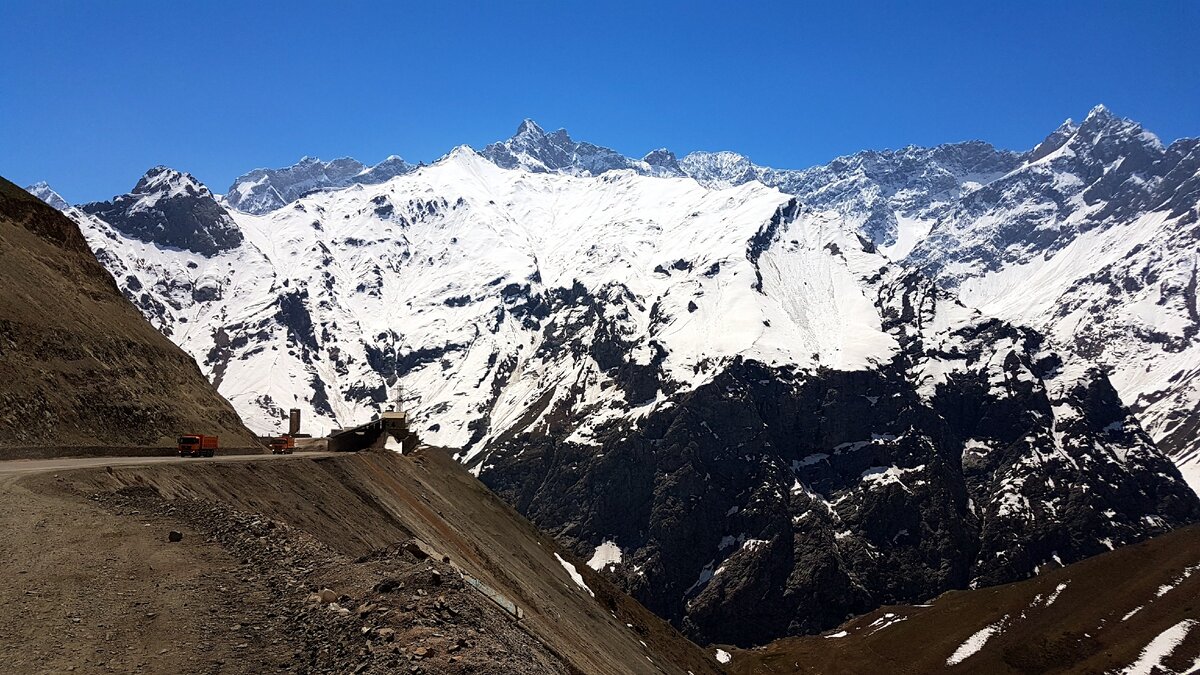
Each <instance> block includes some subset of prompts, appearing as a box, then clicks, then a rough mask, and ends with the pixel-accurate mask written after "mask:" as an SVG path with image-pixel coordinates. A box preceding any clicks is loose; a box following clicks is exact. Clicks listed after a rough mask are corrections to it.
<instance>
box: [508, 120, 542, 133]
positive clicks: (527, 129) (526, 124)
mask: <svg viewBox="0 0 1200 675" xmlns="http://www.w3.org/2000/svg"><path fill="white" fill-rule="evenodd" d="M545 135H546V132H545V131H542V128H541V127H540V126H538V123H537V122H534V121H533V120H531V119H529V118H528V117H526V118H525V119H523V120H521V124H520V126H518V127H517V133H516V134H515V136H545ZM515 136H514V137H515Z"/></svg>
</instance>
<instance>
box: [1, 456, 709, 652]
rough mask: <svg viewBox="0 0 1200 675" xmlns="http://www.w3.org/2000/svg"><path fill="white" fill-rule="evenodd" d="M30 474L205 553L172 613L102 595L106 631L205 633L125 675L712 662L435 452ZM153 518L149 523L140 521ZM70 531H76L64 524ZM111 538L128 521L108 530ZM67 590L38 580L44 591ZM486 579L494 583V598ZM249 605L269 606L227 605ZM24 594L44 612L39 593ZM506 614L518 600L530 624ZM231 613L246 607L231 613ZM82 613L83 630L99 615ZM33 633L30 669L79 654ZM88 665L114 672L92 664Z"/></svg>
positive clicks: (155, 544) (127, 572) (152, 540)
mask: <svg viewBox="0 0 1200 675" xmlns="http://www.w3.org/2000/svg"><path fill="white" fill-rule="evenodd" d="M10 480H11V479H10ZM26 481H33V482H32V483H30V488H31V489H32V492H31V494H35V495H37V498H38V499H41V500H50V501H48V502H47V504H50V503H52V502H53V501H54V500H57V501H59V502H64V503H70V504H71V508H73V509H74V508H77V509H83V510H84V511H86V512H88V513H96V514H98V515H96V516H95V517H97V518H113V519H120V520H119V522H124V523H125V528H126V533H125V535H122V536H135V535H143V534H144V535H145V541H140V543H139V544H138V546H143V547H145V548H146V549H147V550H148V551H152V553H148V554H146V555H145V556H143V557H147V558H153V556H154V555H168V554H169V555H175V554H179V553H180V552H181V551H185V550H186V548H185V547H196V549H197V550H196V551H194V552H189V555H192V554H193V553H194V554H195V556H196V558H195V559H196V560H206V562H204V563H203V565H201V569H203V570H204V572H203V573H200V572H196V571H193V572H192V574H193V575H199V576H195V577H194V578H192V577H189V576H188V575H182V577H180V576H179V575H172V576H171V577H170V578H171V580H172V583H177V582H179V580H180V579H181V578H182V579H187V578H191V579H192V583H193V586H192V587H189V588H192V589H194V591H193V592H194V593H196V594H197V596H198V597H196V598H191V599H188V598H183V599H181V600H180V603H178V604H179V606H177V607H175V608H174V610H173V611H166V610H164V611H158V610H154V609H151V610H149V611H143V609H145V608H144V607H142V606H137V607H131V606H129V605H128V603H123V602H122V599H123V598H124V597H125V595H119V596H114V597H108V598H105V602H106V603H109V604H111V608H112V611H111V612H110V613H109V618H108V619H107V620H106V619H100V620H98V621H95V622H96V623H105V624H108V623H109V622H110V621H111V622H114V623H115V622H116V621H118V620H120V621H132V620H136V619H137V613H138V612H140V613H141V614H142V615H143V616H144V615H146V614H149V613H155V614H156V617H161V616H163V615H164V614H168V615H175V614H176V613H178V616H177V619H178V621H177V623H176V624H174V625H173V626H168V632H166V633H165V635H171V634H172V633H171V632H170V631H173V630H175V628H176V627H178V626H179V625H188V624H189V623H192V622H193V621H199V622H200V624H198V625H200V626H201V627H202V629H201V630H199V631H193V633H194V637H193V635H192V633H188V632H187V631H185V633H184V634H185V635H187V637H185V638H180V642H179V643H177V644H175V645H168V646H166V647H160V649H162V648H166V649H168V650H169V651H168V652H166V653H164V654H161V655H159V654H158V652H157V650H152V651H151V652H150V653H148V654H146V655H144V656H142V657H141V658H142V660H141V661H138V660H136V659H126V660H124V661H121V660H118V661H117V664H118V666H119V667H118V668H117V669H118V670H133V669H134V668H135V667H137V666H138V665H141V664H143V663H144V664H146V665H143V667H144V668H147V669H148V670H152V671H155V672H165V671H164V670H162V668H161V667H160V665H165V663H164V664H160V662H159V661H155V660H154V659H157V658H167V657H169V656H171V655H172V654H173V653H175V652H176V651H178V652H181V654H177V655H176V656H175V657H173V658H175V659H176V660H175V661H172V662H171V664H170V665H171V666H172V668H171V670H174V671H176V672H206V670H205V669H206V668H207V669H209V670H214V669H219V670H220V671H221V672H263V671H265V670H266V669H267V668H286V669H289V670H291V671H299V672H351V671H355V672H365V673H383V672H427V673H443V672H445V673H456V672H464V673H465V672H511V673H522V672H528V673H543V672H564V673H574V672H581V673H660V672H661V673H681V674H682V673H685V672H687V671H691V672H693V673H696V674H697V675H699V674H701V673H713V672H717V670H718V666H717V663H716V662H715V661H714V660H713V659H712V657H711V656H709V655H708V654H706V653H705V652H704V651H703V650H701V649H700V648H698V647H696V646H695V645H693V644H692V643H690V642H688V641H687V640H685V639H684V638H683V637H682V636H680V635H679V634H678V633H677V632H675V631H674V630H673V629H672V628H670V626H669V625H667V624H666V623H665V622H663V621H661V620H660V619H658V618H657V617H655V616H654V615H652V614H650V613H649V612H648V611H647V610H645V609H644V608H643V607H641V606H640V605H638V604H637V603H636V602H634V601H632V600H631V599H629V598H628V597H627V596H625V595H623V594H621V593H620V592H619V591H617V590H616V589H615V588H614V587H612V586H611V585H610V584H608V583H607V582H605V581H604V580H603V579H602V578H600V577H599V576H598V575H596V574H594V573H593V572H592V571H591V570H590V569H588V568H587V567H586V566H585V565H582V564H581V563H580V562H579V561H575V560H571V559H570V557H569V556H568V555H567V554H565V553H562V552H561V551H559V550H558V549H557V548H556V546H555V545H554V543H553V541H552V540H550V539H549V538H548V537H546V536H544V535H542V534H541V533H540V532H538V531H537V530H536V529H535V528H534V527H533V526H532V525H530V524H529V523H528V522H526V521H525V520H523V519H522V518H521V517H520V516H519V515H518V514H516V513H515V512H514V511H513V510H512V509H511V508H509V507H508V506H506V505H505V504H503V503H502V502H500V501H499V500H498V499H497V498H495V497H494V496H493V495H492V494H491V493H490V492H488V491H487V490H486V489H485V488H484V487H483V486H482V485H481V484H479V483H478V481H476V480H475V479H474V478H472V477H471V476H470V475H469V474H467V473H466V472H465V471H464V470H463V469H462V468H461V467H460V466H459V465H458V464H456V463H454V462H453V461H452V460H451V459H450V458H449V457H448V456H446V455H445V454H444V453H441V452H440V451H435V450H425V451H421V452H419V453H417V454H415V455H413V456H404V457H402V456H398V455H393V454H391V453H381V452H368V453H360V454H358V455H350V456H344V457H341V456H339V457H327V458H320V459H309V458H299V457H298V458H294V459H290V460H282V461H244V462H227V463H221V462H203V463H192V464H159V465H152V466H128V467H112V469H111V471H106V470H102V469H101V470H97V469H90V470H86V471H72V472H64V473H60V474H59V476H58V478H57V479H55V478H52V477H51V476H50V475H41V476H38V477H35V478H34V479H26ZM22 489H24V488H22ZM48 508H49V507H47V509H48ZM117 513H119V514H121V515H120V516H116V515H113V514H117ZM142 520H146V521H147V522H151V521H153V522H151V526H150V527H145V528H142V527H141V522H140V521H142ZM61 526H62V527H63V528H64V532H69V531H70V529H71V528H70V526H69V523H67V522H63V523H61ZM168 528H174V529H179V530H180V531H181V532H182V533H183V535H184V538H183V542H180V543H178V544H170V543H167V542H166V540H165V539H163V538H162V535H163V534H164V532H165V531H166V529H168ZM111 529H113V530H116V529H117V525H116V523H115V522H114V524H113V525H112V526H111ZM78 537H79V540H78V541H75V542H74V543H73V544H71V545H72V546H74V547H76V548H81V549H82V550H80V551H79V553H78V554H77V555H80V556H81V557H83V558H86V559H89V560H91V559H102V560H105V563H103V564H106V565H109V566H112V565H118V564H119V565H123V566H124V567H122V568H121V571H118V572H117V573H116V574H115V575H114V578H115V579H117V580H118V581H119V580H120V579H121V578H122V577H128V579H126V581H128V582H129V583H130V584H140V590H139V588H130V589H128V590H126V589H124V588H123V587H121V586H122V584H124V583H125V582H124V581H122V582H121V583H119V584H118V585H117V586H118V587H121V588H117V587H115V588H114V591H113V592H114V593H117V592H120V593H132V594H133V595H134V596H136V595H143V596H144V597H146V599H147V601H149V602H151V603H153V602H155V601H156V599H157V595H158V594H161V591H160V590H159V589H158V588H156V589H155V590H154V591H153V592H151V591H150V590H149V588H148V586H147V583H146V582H145V580H144V579H143V577H146V578H150V579H153V578H155V575H156V574H158V572H157V571H156V572H150V571H149V570H147V569H145V568H140V569H135V568H133V567H128V566H130V565H135V564H136V563H137V561H136V560H135V559H134V558H136V557H137V556H133V557H131V559H130V560H129V561H128V563H127V564H126V563H120V561H118V560H112V561H110V560H108V558H109V557H111V556H109V555H107V554H105V553H104V552H103V549H102V546H103V542H96V547H95V548H94V549H88V548H87V547H86V546H85V545H84V543H83V542H84V540H86V539H87V537H86V536H85V534H83V533H80V534H79V535H78ZM172 547H176V548H172ZM118 550H120V547H118ZM556 554H557V555H558V556H561V557H562V559H563V560H564V561H566V562H567V563H569V564H573V567H574V570H575V571H576V573H577V574H579V575H580V576H581V579H582V581H583V583H584V584H585V585H586V586H587V588H584V587H582V586H580V585H579V583H577V582H576V581H575V580H573V579H572V576H571V574H570V573H569V571H568V570H567V569H566V567H565V566H564V565H563V563H562V562H561V561H560V560H559V558H557V557H556ZM63 555H67V554H65V553H64V554H63ZM203 556H208V558H207V559H205V558H204V557H203ZM19 558H20V556H19V555H14V556H12V562H13V563H17V564H19V563H20V560H19ZM182 560H183V559H181V564H182ZM66 562H67V561H65V560H64V561H60V563H63V564H65V563H66ZM68 568H69V565H68ZM86 574H87V573H84V574H82V575H81V576H86ZM77 581H78V582H79V584H77V585H79V586H80V587H79V588H78V594H79V595H80V597H85V596H86V595H87V593H89V592H92V591H91V590H90V589H87V588H83V587H82V582H83V579H82V578H81V579H79V580H77ZM165 582H166V580H165V579H162V580H158V581H156V583H165ZM56 584H60V582H59V581H53V582H52V581H50V580H43V582H41V583H39V586H47V587H49V586H53V585H56ZM66 587H67V588H71V587H72V585H71V584H67V585H66ZM477 587H483V588H485V589H490V592H491V595H492V598H495V600H493V599H491V598H489V596H488V595H486V594H485V593H483V592H480V590H477ZM222 589H223V590H222ZM322 589H328V591H329V592H328V594H327V596H326V597H325V598H319V597H317V596H316V595H314V594H315V593H318V592H320V591H321V590H322ZM170 593H171V595H170V597H171V598H175V597H176V595H178V593H177V592H176V591H174V590H171V591H170ZM256 594H258V595H256ZM243 595H245V596H246V597H248V598H258V599H257V600H248V601H246V602H235V603H234V605H233V606H230V607H225V605H222V604H221V603H222V601H224V600H227V599H229V598H241V597H243ZM131 597H132V596H131ZM328 600H333V603H332V604H330V603H329V602H327V601H328ZM497 600H498V601H499V602H497ZM30 602H31V603H32V605H33V606H38V607H41V606H42V603H41V602H40V601H38V600H37V599H35V600H32V601H30ZM510 603H511V604H510ZM502 604H510V609H511V608H519V612H520V617H521V618H520V619H519V620H518V619H516V618H515V617H514V616H512V614H511V613H510V610H506V609H504V608H503V607H502V606H501V605H502ZM105 606H108V605H107V604H106V605H105ZM226 610H228V611H226ZM233 610H237V611H238V612H240V613H241V614H239V615H237V616H235V615H234V614H230V613H229V612H231V611H233ZM189 613H190V614H189ZM193 615H194V616H193ZM79 618H81V622H80V623H81V624H82V623H83V622H84V621H89V622H90V621H93V619H91V618H84V617H79ZM47 620H48V621H61V618H59V619H55V618H54V617H51V616H47ZM56 625H64V624H61V623H60V624H56ZM73 625H79V624H73ZM218 627H219V630H218ZM42 628H45V627H44V626H43V627H42ZM214 631H215V632H214ZM52 633H53V631H51V632H50V633H45V632H44V631H38V634H39V635H45V634H52ZM23 637H24V639H28V640H30V641H31V642H32V643H34V644H38V645H40V646H39V647H35V648H34V650H35V651H39V652H42V656H43V657H44V656H45V655H46V653H47V652H54V653H55V654H56V656H55V660H46V659H31V660H27V661H25V663H29V664H42V663H58V664H63V663H67V662H68V659H67V657H72V656H73V657H78V656H79V655H78V654H76V653H73V652H63V651H62V649H63V648H60V647H55V646H54V645H53V644H47V643H46V640H45V639H41V638H37V637H36V636H35V635H34V634H33V629H31V633H30V634H29V635H26V636H23ZM121 638H122V636H114V639H113V641H112V642H104V643H103V644H101V643H100V642H98V640H99V638H98V637H97V635H96V634H92V635H91V637H90V638H87V639H86V640H85V641H84V644H86V645H88V647H89V648H98V649H105V647H104V645H106V644H114V645H123V644H125V642H123V640H122V639H121ZM39 640H40V642H39ZM147 642H149V643H152V644H158V643H157V642H155V641H154V640H148V641H147ZM166 642H170V639H169V638H164V644H165V643H166ZM72 643H73V644H78V642H72ZM92 645H95V647H93V646H92ZM239 645H240V646H239ZM22 649H23V650H24V651H25V652H29V651H30V650H29V648H28V647H22ZM56 650H57V651H56ZM231 650H232V651H231ZM108 651H113V652H116V653H117V654H120V653H121V649H109V650H108ZM97 653H98V652H97ZM228 654H233V655H234V656H235V657H236V660H235V661H231V660H230V658H228V657H227V655H228ZM0 656H3V655H0ZM220 661H223V662H224V663H218V662H220ZM72 663H73V664H74V665H82V664H81V662H79V661H74V662H72ZM112 663H113V661H111V660H109V661H106V665H111V664H112ZM88 664H89V668H91V669H92V670H96V671H97V672H104V671H103V670H102V668H103V667H101V666H96V664H95V659H92V660H89V661H88ZM239 669H240V670H239Z"/></svg>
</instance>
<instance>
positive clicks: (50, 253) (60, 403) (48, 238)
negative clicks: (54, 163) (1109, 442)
mask: <svg viewBox="0 0 1200 675" xmlns="http://www.w3.org/2000/svg"><path fill="white" fill-rule="evenodd" d="M181 433H203V434H209V435H215V436H220V437H221V441H222V445H223V446H226V447H257V446H258V443H257V441H255V439H254V438H253V435H252V434H251V433H250V432H249V430H247V429H246V428H245V426H243V424H242V422H241V420H239V419H238V417H237V414H236V413H235V412H234V410H233V408H232V407H231V406H230V405H229V403H228V402H226V401H225V400H224V399H223V398H221V397H220V395H218V394H217V392H216V390H215V389H213V388H212V386H211V385H210V384H209V383H208V381H207V380H206V379H205V378H204V376H203V374H202V373H201V372H200V369H199V368H198V367H197V366H196V363H195V362H194V361H193V360H192V359H191V357H189V356H188V355H187V354H185V353H184V352H183V351H182V350H180V349H179V348H178V347H176V346H175V345H174V344H172V343H171V341H170V340H168V339H167V338H166V337H164V336H163V335H162V334H160V333H159V332H158V331H157V330H155V329H154V327H153V326H151V325H150V324H149V323H147V322H146V320H145V319H144V318H143V317H142V316H141V314H140V313H138V311H137V310H136V309H135V308H134V307H133V306H132V305H131V304H130V303H129V302H128V301H127V300H126V299H125V298H124V297H123V296H122V295H121V293H120V291H119V290H118V289H117V286H116V284H115V283H114V282H113V280H112V277H110V276H109V274H108V272H107V271H106V270H105V269H104V267H102V266H101V265H100V263H99V262H98V261H97V260H96V257H95V256H94V255H93V254H92V252H91V250H90V249H89V248H88V246H87V243H86V241H85V240H84V238H83V235H82V234H81V233H80V231H79V227H78V226H77V225H76V224H75V223H74V222H72V221H71V220H70V219H68V218H67V217H66V216H64V215H63V214H61V213H59V212H58V211H56V210H54V209H52V208H50V207H49V206H47V205H46V204H43V203H42V202H41V201H40V200H38V199H37V198H36V197H34V196H32V195H30V194H29V193H27V192H25V191H24V190H22V189H20V188H18V187H17V186H15V185H13V184H12V183H10V182H8V181H6V180H4V179H2V178H0V458H8V457H11V456H16V454H17V453H18V452H19V453H20V455H21V456H25V457H30V456H40V457H45V456H53V453H55V452H60V451H61V449H62V448H84V449H86V448H90V449H92V450H93V451H94V450H95V449H96V448H101V447H107V448H118V447H149V446H159V447H163V446H173V445H174V441H175V438H176V437H177V436H178V435H179V434H181Z"/></svg>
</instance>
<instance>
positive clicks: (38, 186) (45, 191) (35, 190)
mask: <svg viewBox="0 0 1200 675" xmlns="http://www.w3.org/2000/svg"><path fill="white" fill-rule="evenodd" d="M25 191H26V192H28V193H29V194H31V195H33V196H34V197H37V198H38V199H40V200H42V201H43V202H46V203H47V204H49V205H50V206H52V207H54V208H56V209H58V210H59V211H65V210H67V209H69V208H71V205H70V204H69V203H67V200H65V199H63V198H62V195H60V194H58V193H57V192H55V191H54V188H52V187H50V184H49V183H47V182H46V181H44V180H42V181H38V182H36V183H34V184H33V185H30V186H28V187H26V188H25Z"/></svg>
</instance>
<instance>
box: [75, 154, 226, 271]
mask: <svg viewBox="0 0 1200 675" xmlns="http://www.w3.org/2000/svg"><path fill="white" fill-rule="evenodd" d="M80 209H81V210H83V211H84V212H85V213H89V214H92V215H94V216H97V217H99V218H102V219H103V220H104V221H105V222H107V223H109V224H110V225H112V226H113V227H115V228H117V229H118V230H120V231H121V232H122V233H124V234H127V235H129V236H131V237H133V238H134V239H138V240H141V241H145V242H154V243H156V244H159V245H161V246H170V247H175V248H181V249H186V250H189V251H193V252H195V253H199V254H200V255H207V256H211V255H215V254H217V253H220V252H221V251H225V250H228V249H231V248H234V247H236V246H237V245H238V244H241V243H242V233H241V231H240V230H239V229H238V228H237V226H236V225H235V224H234V222H233V219H232V218H230V217H229V214H228V213H227V212H226V211H225V209H224V208H222V207H221V205H220V204H218V203H217V200H216V199H214V198H213V196H212V193H211V192H209V190H208V188H207V187H205V186H203V185H201V184H200V183H199V182H198V181H197V180H196V179H195V178H193V177H192V176H191V174H186V173H180V172H179V171H176V170H174V169H168V168H167V167H165V166H157V167H154V168H153V169H150V170H149V171H147V172H146V175H145V176H142V179H141V180H139V181H138V183H137V185H135V186H134V188H133V191H132V192H130V193H129V194H125V195H120V196H118V197H114V198H113V200H112V201H110V202H94V203H91V204H84V205H83V206H81V207H80Z"/></svg>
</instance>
